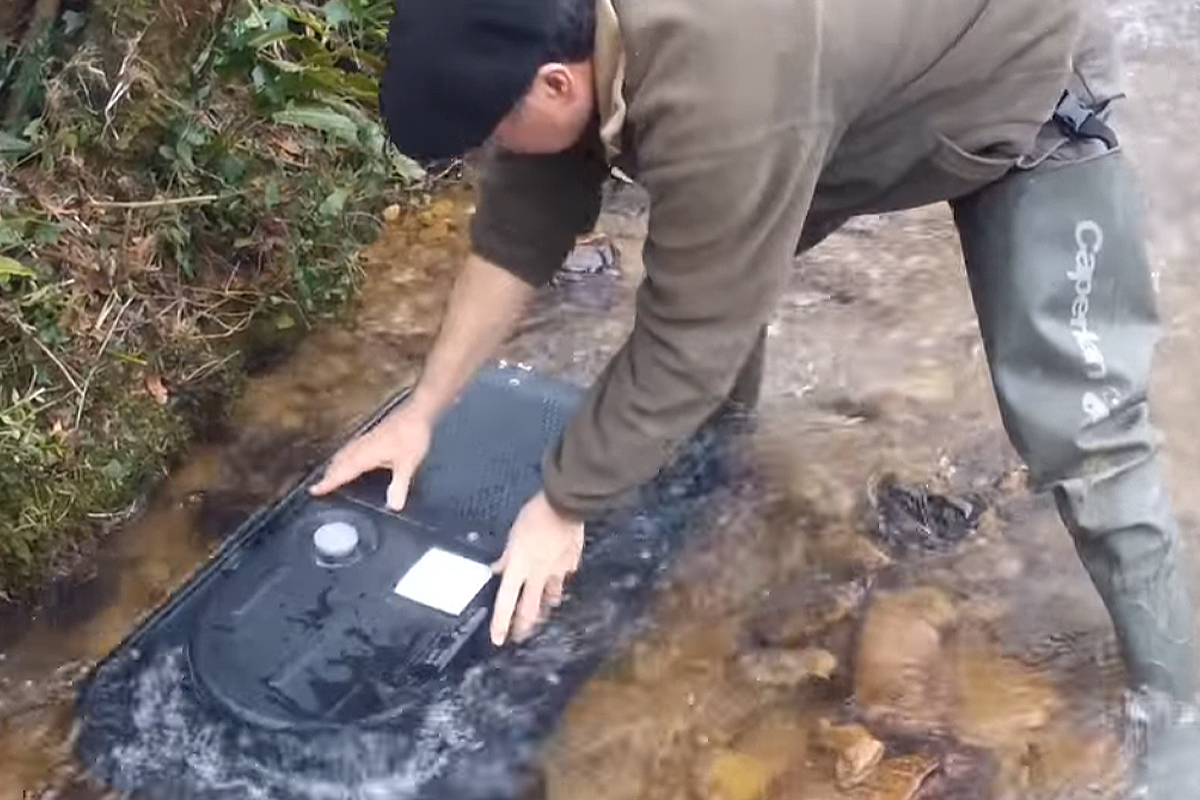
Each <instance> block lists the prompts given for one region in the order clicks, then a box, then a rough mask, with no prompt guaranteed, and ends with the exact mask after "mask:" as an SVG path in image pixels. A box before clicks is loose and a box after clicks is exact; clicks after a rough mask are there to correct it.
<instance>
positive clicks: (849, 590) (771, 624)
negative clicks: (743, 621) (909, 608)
mask: <svg viewBox="0 0 1200 800" xmlns="http://www.w3.org/2000/svg"><path fill="white" fill-rule="evenodd" d="M866 595H867V591H866V585H865V583H864V582H862V581H851V582H846V583H841V582H838V581H836V580H834V579H833V578H831V577H828V576H824V575H815V576H812V577H811V578H806V579H804V580H803V581H801V582H800V583H798V584H797V585H794V586H792V587H789V588H788V589H784V590H780V591H778V592H775V593H773V595H772V596H771V598H770V600H769V602H768V604H767V608H765V609H764V610H763V611H762V612H761V613H760V614H759V615H758V616H757V617H756V618H755V619H754V620H752V621H751V623H750V632H751V636H752V637H753V638H754V640H755V641H756V642H757V643H758V644H759V645H761V646H764V647H783V648H789V649H794V648H803V647H807V646H809V645H810V644H811V643H813V642H814V641H815V640H816V639H817V638H818V637H819V636H820V635H821V634H823V633H825V632H826V631H828V630H829V629H830V628H831V627H833V626H835V625H838V624H839V623H842V622H847V621H849V620H850V618H851V617H852V616H853V615H854V614H855V613H856V612H857V611H858V610H859V609H860V608H861V607H862V604H863V600H864V599H865V598H866Z"/></svg>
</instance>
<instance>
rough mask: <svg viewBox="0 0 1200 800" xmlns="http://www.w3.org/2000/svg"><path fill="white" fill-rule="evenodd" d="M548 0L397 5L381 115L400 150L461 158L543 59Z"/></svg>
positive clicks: (425, 0) (412, 0)
mask: <svg viewBox="0 0 1200 800" xmlns="http://www.w3.org/2000/svg"><path fill="white" fill-rule="evenodd" d="M554 8H555V4H554V0H396V12H395V15H394V16H393V17H392V24H391V28H390V30H389V31H388V55H387V67H386V68H385V69H384V73H383V77H382V79H381V80H380V87H379V110H380V114H381V115H382V116H383V120H384V123H385V124H386V126H387V130H388V135H389V136H390V137H391V140H392V141H393V142H394V143H395V145H396V147H397V148H398V149H399V150H400V152H402V153H404V154H405V155H407V156H409V157H410V158H413V159H416V160H418V161H427V160H435V159H443V158H450V157H453V156H460V155H462V154H463V153H465V152H466V151H468V150H471V149H473V148H475V147H478V146H479V145H481V144H483V142H484V141H485V140H486V139H487V137H488V136H490V135H491V133H492V131H493V130H494V129H495V127H496V126H497V125H498V124H499V123H500V121H501V120H502V119H503V118H504V117H505V115H506V114H508V112H509V111H511V110H512V108H513V107H514V106H515V105H516V104H517V101H518V100H520V99H521V97H523V96H524V94H525V92H526V91H527V90H528V89H529V87H530V85H531V84H532V83H533V79H534V76H535V75H536V74H537V70H538V68H539V67H541V66H542V64H544V63H546V62H547V61H549V60H550V59H549V57H548V54H549V53H550V52H551V44H552V42H551V37H552V32H553V26H554Z"/></svg>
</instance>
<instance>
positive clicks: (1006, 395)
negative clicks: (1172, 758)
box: [953, 93, 1200, 800]
mask: <svg viewBox="0 0 1200 800" xmlns="http://www.w3.org/2000/svg"><path fill="white" fill-rule="evenodd" d="M1107 116H1108V114H1107V110H1106V109H1105V108H1104V107H1103V106H1101V107H1089V106H1088V104H1087V103H1085V102H1084V101H1082V100H1080V99H1079V98H1078V97H1077V96H1076V95H1073V94H1071V93H1066V94H1064V96H1063V99H1062V101H1061V102H1060V104H1059V107H1058V110H1057V113H1056V114H1055V118H1054V120H1053V121H1052V122H1051V123H1049V124H1048V126H1047V128H1046V130H1045V131H1043V135H1044V136H1047V137H1052V138H1053V139H1054V141H1056V142H1057V145H1056V146H1055V147H1053V148H1052V149H1050V150H1049V151H1048V154H1047V155H1045V157H1042V158H1039V159H1038V161H1037V163H1023V164H1022V165H1021V168H1019V169H1016V170H1013V171H1012V172H1011V173H1009V174H1008V175H1007V176H1005V177H1004V178H1003V179H1001V180H1000V181H998V182H997V183H995V184H993V185H991V186H989V187H987V188H985V189H983V190H982V191H980V192H977V193H975V194H973V195H971V196H969V197H966V198H963V199H961V200H959V201H956V202H955V203H954V204H953V210H954V217H955V222H956V224H957V226H958V230H959V234H960V237H961V240H962V245H963V251H964V254H965V259H966V265H967V271H968V275H969V279H970V284H971V291H972V295H973V298H974V304H975V308H976V312H977V314H978V317H979V322H980V327H981V331H982V335H983V340H984V344H985V348H986V351H987V358H988V363H989V366H990V369H991V374H992V381H993V384H994V386H995V391H996V395H997V398H998V401H999V406H1000V412H1001V415H1002V417H1003V420H1004V424H1005V427H1006V430H1007V432H1008V434H1009V436H1010V438H1011V440H1012V442H1013V444H1014V446H1015V447H1016V449H1017V450H1018V452H1019V453H1020V455H1021V456H1022V458H1023V459H1024V460H1025V462H1026V463H1027V464H1028V466H1029V469H1030V472H1031V475H1032V478H1033V480H1034V482H1035V485H1036V486H1038V488H1041V489H1049V490H1050V491H1052V492H1053V495H1054V498H1055V501H1056V504H1057V507H1058V511H1059V513H1060V515H1061V517H1062V519H1063V522H1064V523H1065V524H1066V527H1067V530H1068V531H1069V532H1070V534H1071V536H1072V537H1073V539H1074V542H1075V546H1076V549H1077V551H1078V553H1079V557H1080V559H1081V560H1082V562H1083V565H1084V566H1085V568H1086V569H1087V572H1088V573H1089V575H1090V576H1091V579H1092V581H1093V583H1094V584H1095V587H1096V589H1097V590H1098V592H1099V594H1100V597H1101V598H1102V599H1103V601H1104V604H1105V606H1106V608H1107V609H1108V613H1109V615H1110V616H1111V618H1112V622H1113V626H1114V628H1115V632H1116V636H1117V640H1118V642H1119V644H1120V648H1121V652H1122V655H1123V658H1124V661H1125V665H1126V668H1127V672H1128V678H1129V686H1130V689H1131V695H1130V697H1131V704H1130V709H1131V713H1130V715H1129V719H1128V720H1127V722H1131V723H1134V727H1140V729H1141V730H1142V731H1143V735H1142V736H1141V737H1140V738H1141V739H1142V740H1143V741H1142V743H1141V745H1142V746H1141V747H1140V749H1141V750H1142V751H1143V752H1142V755H1144V754H1145V749H1146V747H1151V749H1152V750H1154V749H1155V747H1154V746H1153V745H1154V744H1155V743H1154V742H1153V741H1150V742H1147V741H1145V740H1146V739H1147V736H1148V737H1149V738H1150V739H1155V738H1157V739H1158V740H1159V741H1158V746H1157V751H1158V752H1159V753H1160V754H1165V753H1166V751H1167V750H1168V749H1171V748H1168V747H1166V746H1165V745H1164V744H1163V742H1164V741H1165V739H1164V738H1163V737H1164V736H1166V733H1164V731H1165V730H1166V729H1173V730H1175V731H1176V732H1179V731H1183V730H1186V729H1187V728H1189V727H1191V726H1179V725H1166V726H1164V725H1163V724H1161V723H1162V722H1164V721H1165V720H1166V718H1167V717H1174V718H1181V717H1186V716H1187V713H1188V712H1187V709H1188V708H1189V707H1190V704H1191V702H1192V701H1193V696H1194V691H1195V687H1194V684H1193V680H1194V666H1193V661H1192V656H1193V654H1192V609H1191V601H1190V597H1189V589H1188V587H1187V585H1186V579H1185V576H1184V573H1183V566H1182V562H1183V559H1182V556H1181V547H1182V545H1181V540H1180V535H1179V529H1178V525H1177V522H1176V520H1175V517H1174V514H1173V512H1172V509H1171V505H1170V502H1169V500H1168V497H1167V492H1166V490H1165V488H1164V486H1163V483H1162V479H1161V476H1160V473H1159V463H1158V460H1157V450H1158V444H1159V434H1158V432H1157V431H1156V430H1155V428H1154V427H1153V424H1152V422H1151V420H1150V414H1149V406H1148V403H1147V387H1148V384H1149V379H1150V372H1151V362H1152V356H1153V351H1154V349H1155V346H1156V343H1157V341H1158V338H1159V335H1160V325H1159V319H1158V313H1157V309H1156V297H1155V288H1154V285H1153V281H1152V278H1151V273H1150V268H1149V263H1148V258H1147V254H1146V249H1145V234H1144V231H1143V228H1142V220H1141V209H1140V207H1139V199H1140V195H1139V192H1138V187H1137V185H1136V182H1135V179H1134V177H1133V174H1132V170H1131V168H1130V166H1129V164H1128V163H1127V162H1126V160H1125V158H1124V156H1123V154H1122V152H1121V149H1120V147H1119V145H1118V142H1117V138H1116V136H1115V135H1114V133H1113V131H1112V129H1111V128H1110V127H1109V126H1108V124H1107V122H1106V118H1107ZM1167 708H1170V709H1174V710H1173V711H1171V712H1165V711H1164V709H1167ZM1154 709H1157V710H1154ZM1151 717H1154V718H1156V719H1157V722H1156V723H1154V724H1153V725H1151V726H1150V727H1153V728H1154V729H1155V730H1157V731H1158V732H1157V733H1154V732H1150V733H1147V732H1146V729H1147V725H1148V724H1149V721H1150V718H1151ZM1179 735H1183V734H1182V733H1180V734H1179ZM1179 735H1175V736H1174V741H1175V742H1176V743H1178V742H1179ZM1189 738H1191V737H1189ZM1175 749H1178V748H1175ZM1196 752H1197V754H1200V750H1197V751H1196ZM1143 761H1144V759H1143ZM1177 765H1179V764H1178V762H1177ZM1142 767H1143V769H1146V765H1145V764H1143V765H1142ZM1190 771H1194V768H1192V769H1191V770H1190ZM1161 772H1162V775H1160V778H1161V777H1163V776H1165V775H1167V774H1168V773H1169V774H1170V775H1171V779H1170V780H1169V781H1165V782H1164V781H1159V783H1160V784H1161V785H1160V786H1157V787H1156V788H1154V790H1153V791H1152V792H1151V793H1150V794H1145V795H1143V796H1147V797H1152V798H1155V799H1156V800H1158V798H1168V797H1169V798H1172V799H1174V798H1176V797H1179V798H1183V797H1185V796H1186V797H1189V798H1193V799H1194V798H1196V797H1200V791H1197V790H1196V788H1195V787H1189V788H1186V789H1185V788H1184V787H1179V786H1173V785H1170V784H1173V783H1177V782H1178V779H1179V778H1181V777H1183V774H1182V771H1180V770H1176V769H1174V768H1171V767H1163V770H1161ZM1145 779H1146V776H1145V775H1143V776H1142V780H1143V781H1144V780H1145ZM1198 782H1200V781H1198ZM1168 790H1169V791H1168ZM1176 790H1179V791H1182V792H1183V794H1177V793H1175V792H1176ZM1142 791H1148V789H1147V787H1146V786H1143V787H1142Z"/></svg>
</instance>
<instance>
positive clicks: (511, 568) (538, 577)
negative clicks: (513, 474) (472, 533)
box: [492, 492, 583, 646]
mask: <svg viewBox="0 0 1200 800" xmlns="http://www.w3.org/2000/svg"><path fill="white" fill-rule="evenodd" d="M582 555H583V523H582V522H580V521H578V520H573V519H567V518H565V517H563V516H561V515H560V514H559V513H558V512H557V511H555V510H554V509H553V508H552V507H551V506H550V503H549V502H548V501H547V500H546V495H545V494H544V493H543V492H538V493H537V494H536V495H535V496H534V497H533V499H531V500H530V501H529V502H528V503H526V504H525V507H524V508H522V509H521V513H520V514H518V515H517V519H516V521H515V522H513V526H512V530H510V531H509V533H508V546H507V547H505V549H504V555H502V556H501V557H500V560H499V561H497V562H496V563H495V564H493V565H492V569H493V570H495V571H496V572H500V573H503V575H504V577H503V579H502V580H501V581H500V592H499V594H498V595H497V597H496V608H495V610H494V612H493V614H492V642H493V643H494V644H496V645H497V646H499V645H502V644H504V642H505V641H506V640H507V639H508V638H509V634H510V632H511V634H512V638H513V639H515V640H517V641H520V640H522V639H524V638H526V637H527V636H528V635H529V634H530V632H531V631H532V630H533V627H534V626H535V625H536V624H537V623H538V622H539V621H541V619H542V616H543V614H544V613H545V612H547V611H548V610H549V609H550V608H554V607H556V606H558V604H559V603H561V602H562V597H563V585H564V584H565V582H566V580H567V578H568V577H570V576H571V574H572V573H574V572H575V570H576V569H578V568H579V559H580V558H581V557H582Z"/></svg>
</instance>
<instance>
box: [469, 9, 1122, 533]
mask: <svg viewBox="0 0 1200 800" xmlns="http://www.w3.org/2000/svg"><path fill="white" fill-rule="evenodd" d="M598 11H599V23H598V26H597V51H596V57H595V59H594V61H595V72H596V75H597V87H596V88H597V92H598V98H599V106H600V108H599V114H598V120H597V124H596V125H594V126H593V127H592V128H591V129H590V130H589V133H588V135H587V136H585V137H584V138H583V139H582V140H581V141H580V142H579V144H578V145H577V146H576V147H574V148H572V149H571V150H568V151H566V152H563V153H559V154H554V155H545V156H529V155H516V154H512V153H505V152H499V151H493V152H490V153H489V154H488V155H487V158H486V161H485V165H484V171H483V177H482V180H481V184H480V196H479V200H478V203H477V210H476V214H475V216H474V218H473V220H472V225H471V237H472V246H473V248H474V250H475V252H477V253H478V254H479V255H480V256H482V257H484V258H485V259H487V260H489V261H491V262H493V263H495V264H497V265H499V266H501V267H503V268H505V269H507V270H510V271H512V272H513V273H515V274H516V275H518V276H520V277H522V278H523V279H524V280H526V281H528V282H529V283H531V284H534V285H541V284H544V283H546V282H547V281H548V280H549V279H550V278H551V276H552V275H553V273H554V272H555V270H556V269H557V268H558V267H559V266H560V265H561V264H562V262H563V259H564V258H565V256H566V255H567V253H568V252H569V251H570V249H571V248H572V246H573V245H574V242H575V238H576V236H577V235H580V234H582V233H585V232H587V231H588V230H589V229H591V228H592V226H594V224H595V222H596V219H597V215H598V213H599V205H600V190H601V185H602V183H603V181H604V180H605V178H606V176H607V175H608V174H609V173H610V168H611V167H613V166H615V167H618V168H620V169H621V170H622V171H623V172H625V173H626V174H628V175H630V176H632V177H633V178H634V179H635V180H637V182H638V183H639V184H641V185H642V186H643V187H644V188H645V189H646V191H647V192H648V193H649V196H650V214H649V229H648V236H647V240H646V243H645V247H644V263H645V278H644V280H643V282H642V284H641V285H640V287H639V288H638V292H637V298H636V316H635V320H634V325H633V329H632V332H631V334H630V335H629V337H628V339H627V340H626V342H625V343H624V345H623V346H622V347H621V348H620V350H619V351H618V352H617V353H616V354H615V355H614V356H613V358H612V359H611V361H610V362H609V363H608V365H607V367H606V368H605V369H604V370H603V372H602V373H601V374H600V375H599V376H598V378H597V379H596V381H595V382H594V384H593V385H592V386H591V387H590V389H589V391H588V392H587V393H586V395H585V399H584V402H583V404H582V406H581V408H580V409H579V411H578V412H577V413H576V414H575V415H574V417H573V418H572V420H571V421H570V422H569V424H568V426H567V429H566V431H565V433H564V435H563V436H562V438H561V440H560V442H559V443H558V444H557V445H556V446H555V447H554V448H552V449H551V450H550V451H549V452H548V453H547V454H546V458H545V461H544V465H543V467H544V474H543V480H544V486H545V490H546V494H547V497H548V499H549V500H550V502H551V504H552V505H554V506H555V507H556V508H558V509H559V510H560V511H563V512H567V513H570V514H573V515H577V516H579V517H582V518H584V519H590V518H593V517H594V516H596V515H597V514H599V513H602V512H605V511H607V510H610V509H612V508H613V507H614V506H616V505H617V504H619V503H620V502H622V500H623V499H624V498H625V497H626V495H627V493H628V492H629V491H630V490H632V489H634V488H636V487H637V486H638V485H640V484H641V483H643V482H645V481H646V480H648V479H651V478H653V476H654V475H655V474H656V473H657V472H658V471H659V470H660V469H661V468H662V467H663V466H664V465H665V464H666V462H667V461H668V460H669V459H670V457H671V455H672V453H673V452H674V451H675V449H676V448H677V447H678V446H679V445H680V444H682V443H683V442H684V441H685V440H687V439H688V438H689V437H690V436H691V435H692V434H693V433H694V432H695V431H696V430H697V429H698V428H699V426H700V425H702V424H703V423H704V421H705V420H706V419H707V418H709V416H710V415H711V414H712V413H713V412H714V411H715V410H716V409H717V408H718V407H719V406H720V405H721V404H722V402H723V401H724V400H725V399H726V397H727V396H728V395H729V393H730V390H731V388H732V387H733V384H734V381H735V379H736V378H737V375H738V373H739V370H740V369H741V367H742V365H743V364H744V363H746V361H747V358H748V357H749V356H750V354H751V352H752V350H753V349H754V347H755V344H756V342H757V340H758V337H759V333H760V331H761V330H762V328H763V326H764V325H765V324H766V323H767V322H768V320H769V318H770V317H771V315H772V312H773V308H774V304H775V302H776V299H777V297H778V296H779V294H780V291H781V289H782V288H783V285H784V281H785V279H786V276H787V273H788V270H789V268H790V266H791V264H792V263H793V260H794V257H795V253H796V252H797V248H798V247H799V245H800V243H801V240H802V238H809V237H810V236H812V235H813V234H812V233H811V232H812V231H818V233H817V234H815V235H816V236H817V237H818V238H819V235H820V232H821V231H825V232H827V231H828V230H829V229H831V228H833V227H836V226H837V225H838V224H840V222H841V221H844V220H845V219H846V218H848V217H849V216H853V215H855V214H862V213H877V212H885V211H890V210H898V209H904V208H912V207H916V206H920V205H925V204H929V203H933V202H939V201H945V200H950V199H952V198H955V197H958V196H961V195H963V194H966V193H969V192H971V191H973V190H975V189H978V188H980V187H982V186H984V185H986V184H988V183H990V182H992V181H994V180H996V179H998V178H1000V177H1001V176H1002V175H1004V174H1005V173H1006V172H1007V171H1009V170H1010V169H1012V168H1013V167H1014V166H1016V165H1017V164H1018V162H1019V160H1020V159H1022V157H1025V158H1026V159H1027V158H1029V154H1030V152H1031V150H1032V148H1033V147H1034V144H1035V138H1036V137H1037V136H1038V133H1039V129H1041V128H1042V126H1043V125H1044V123H1046V122H1047V120H1049V119H1050V117H1051V115H1052V112H1053V109H1054V107H1055V105H1056V103H1057V102H1058V100H1059V98H1060V96H1061V94H1062V92H1063V90H1064V88H1065V87H1067V86H1068V85H1069V82H1070V81H1071V80H1076V81H1079V80H1082V81H1084V82H1085V83H1086V84H1087V85H1088V88H1089V89H1091V90H1092V92H1093V94H1106V93H1107V94H1115V90H1113V91H1110V92H1105V89H1106V88H1107V87H1105V86H1102V85H1100V84H1104V83H1105V82H1108V81H1111V80H1112V77H1113V74H1114V72H1115V70H1114V69H1113V68H1112V58H1111V55H1110V54H1111V42H1110V40H1109V39H1108V36H1107V31H1106V30H1105V29H1104V27H1103V25H1102V24H1101V23H1102V22H1103V13H1104V12H1103V10H1102V9H1101V8H1099V7H1097V6H1095V5H1093V3H1092V2H1090V0H1057V2H1048V0H736V2H731V1H730V0H611V4H610V0H600V3H599V5H598ZM802 234H803V237H802Z"/></svg>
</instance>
